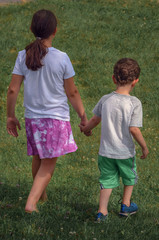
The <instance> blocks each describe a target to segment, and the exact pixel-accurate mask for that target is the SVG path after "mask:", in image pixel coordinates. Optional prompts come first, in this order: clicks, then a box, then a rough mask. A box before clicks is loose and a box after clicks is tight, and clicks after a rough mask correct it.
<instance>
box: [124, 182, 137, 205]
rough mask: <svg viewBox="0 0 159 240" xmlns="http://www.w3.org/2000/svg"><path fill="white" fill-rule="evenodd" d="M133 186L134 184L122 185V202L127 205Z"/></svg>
mask: <svg viewBox="0 0 159 240" xmlns="http://www.w3.org/2000/svg"><path fill="white" fill-rule="evenodd" d="M133 187H134V186H126V185H124V193H123V199H122V203H123V204H125V205H126V206H128V207H129V206H130V199H131V195H132V191H133Z"/></svg>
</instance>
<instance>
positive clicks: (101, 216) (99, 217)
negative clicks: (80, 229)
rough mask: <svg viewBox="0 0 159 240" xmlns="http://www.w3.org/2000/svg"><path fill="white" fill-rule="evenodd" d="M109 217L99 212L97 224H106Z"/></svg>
mask: <svg viewBox="0 0 159 240" xmlns="http://www.w3.org/2000/svg"><path fill="white" fill-rule="evenodd" d="M107 217H108V214H106V215H103V213H101V212H99V213H97V216H96V219H95V222H97V223H100V222H104V221H105V220H106V219H107Z"/></svg>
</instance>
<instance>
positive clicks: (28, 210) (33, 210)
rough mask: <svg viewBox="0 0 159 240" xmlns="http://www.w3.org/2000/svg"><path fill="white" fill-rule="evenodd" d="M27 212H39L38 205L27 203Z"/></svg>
mask: <svg viewBox="0 0 159 240" xmlns="http://www.w3.org/2000/svg"><path fill="white" fill-rule="evenodd" d="M25 212H26V213H32V212H37V213H38V212H39V211H38V209H37V207H36V206H34V205H32V204H30V205H29V204H26V206H25Z"/></svg>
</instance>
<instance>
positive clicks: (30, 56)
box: [25, 38, 47, 71]
mask: <svg viewBox="0 0 159 240" xmlns="http://www.w3.org/2000/svg"><path fill="white" fill-rule="evenodd" d="M25 50H26V62H25V63H26V66H27V68H28V69H30V70H32V71H36V70H38V69H39V68H41V67H42V66H43V64H42V59H43V57H44V56H45V55H46V54H47V48H46V47H45V46H44V45H43V43H42V41H41V40H40V39H39V38H37V39H36V40H35V41H34V42H32V43H30V44H29V45H28V46H26V48H25Z"/></svg>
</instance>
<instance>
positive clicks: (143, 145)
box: [129, 127, 149, 159]
mask: <svg viewBox="0 0 159 240" xmlns="http://www.w3.org/2000/svg"><path fill="white" fill-rule="evenodd" d="M129 129H130V133H131V134H132V136H133V137H134V139H135V140H136V141H137V143H138V144H139V145H140V147H141V149H142V153H143V155H142V156H141V159H145V158H146V157H147V155H148V153H149V151H148V148H147V146H146V142H145V140H144V138H143V136H142V133H141V131H140V129H139V128H138V127H130V128H129Z"/></svg>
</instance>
